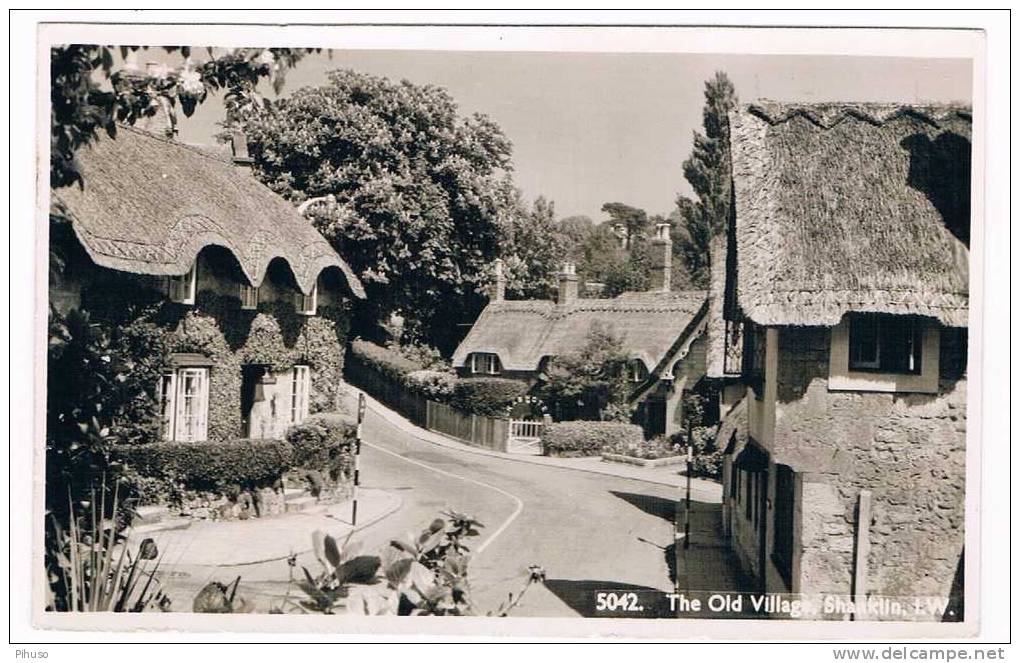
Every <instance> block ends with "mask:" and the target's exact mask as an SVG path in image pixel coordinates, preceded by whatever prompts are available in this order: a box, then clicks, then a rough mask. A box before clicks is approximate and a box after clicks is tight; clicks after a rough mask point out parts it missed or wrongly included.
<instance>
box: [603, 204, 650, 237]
mask: <svg viewBox="0 0 1020 663" xmlns="http://www.w3.org/2000/svg"><path fill="white" fill-rule="evenodd" d="M602 211H603V212H605V213H606V214H608V215H609V222H610V223H611V224H612V225H614V226H615V225H617V224H623V226H624V229H625V231H626V233H627V242H628V243H630V242H631V241H633V239H634V238H635V237H639V236H641V235H642V234H643V233H644V232H645V229H646V228H647V227H648V214H647V213H646V212H645V211H644V210H643V209H638V208H637V207H631V206H630V205H624V204H623V203H606V204H604V205H603V206H602Z"/></svg>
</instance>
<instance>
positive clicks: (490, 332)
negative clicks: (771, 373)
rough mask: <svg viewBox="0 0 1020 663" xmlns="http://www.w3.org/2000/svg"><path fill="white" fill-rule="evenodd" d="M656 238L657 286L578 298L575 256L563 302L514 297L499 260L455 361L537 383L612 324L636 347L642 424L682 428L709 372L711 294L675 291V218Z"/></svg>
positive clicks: (634, 393)
mask: <svg viewBox="0 0 1020 663" xmlns="http://www.w3.org/2000/svg"><path fill="white" fill-rule="evenodd" d="M650 243H651V246H652V251H653V260H652V265H653V269H652V279H651V287H650V289H649V290H648V291H647V292H627V293H623V294H621V295H619V296H617V297H614V298H604V299H584V298H579V297H578V276H577V274H576V269H575V268H574V266H573V264H571V263H568V264H566V265H564V268H563V270H562V271H561V272H560V273H559V274H558V275H557V276H558V281H559V283H558V289H557V298H556V301H547V300H507V299H506V297H505V284H504V281H503V274H502V270H501V268H500V265H499V264H498V263H497V267H496V278H495V285H494V286H493V291H492V295H491V297H490V301H489V303H488V305H486V307H485V309H483V310H482V312H481V314H480V315H479V316H478V319H477V320H476V321H475V323H474V325H473V326H472V327H471V330H470V332H468V334H467V336H466V337H465V338H464V340H463V341H462V342H461V343H460V345H459V346H458V347H457V350H456V351H455V352H454V354H453V365H454V367H455V368H456V370H457V371H458V373H459V374H460V375H461V376H464V377H468V376H472V375H491V376H502V377H508V378H514V379H519V380H524V381H527V382H531V383H534V382H535V381H537V380H538V378H539V376H540V374H541V372H542V371H543V370H544V368H545V366H546V363H547V362H548V361H550V360H551V359H552V358H554V357H556V356H557V355H563V354H566V353H569V352H573V351H576V350H580V349H581V348H582V347H583V346H584V345H585V343H586V341H587V338H588V333H589V331H590V330H591V329H592V328H593V326H595V325H600V326H602V327H603V328H605V329H609V330H611V332H612V333H613V334H614V335H615V336H617V337H618V338H619V339H620V340H621V341H622V344H623V347H624V349H625V350H626V351H627V352H628V354H629V359H630V365H629V369H628V377H629V379H630V381H631V383H632V389H631V392H630V401H631V403H632V404H634V405H635V419H634V420H635V423H639V424H641V425H642V427H643V428H644V429H645V434H646V435H648V436H654V435H662V434H665V435H669V434H672V433H674V432H676V431H678V430H679V428H680V425H681V421H682V396H683V393H684V391H685V390H689V389H693V388H695V386H697V385H698V384H699V383H700V382H701V380H702V378H703V377H704V375H705V349H706V341H705V338H704V330H705V317H706V313H707V294H706V293H705V292H704V291H675V292H674V291H671V290H670V270H671V265H670V260H671V255H672V245H671V240H670V239H669V226H668V224H660V227H659V228H657V229H656V236H655V238H653V239H652V240H651V242H650ZM656 256H658V258H659V259H655V257H656ZM554 414H555V413H554Z"/></svg>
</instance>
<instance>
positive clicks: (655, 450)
mask: <svg viewBox="0 0 1020 663" xmlns="http://www.w3.org/2000/svg"><path fill="white" fill-rule="evenodd" d="M602 451H603V452H606V453H613V454H620V455H622V456H630V457H631V458H643V459H645V460H656V459H658V458H669V457H670V456H679V455H680V453H681V452H680V451H678V450H677V448H676V446H675V443H674V442H671V441H670V440H668V439H666V438H665V437H662V436H658V437H653V438H652V439H650V440H643V439H642V440H631V439H629V438H628V439H622V440H620V441H618V442H616V443H614V444H611V445H609V446H608V447H606V448H604V449H603V450H602Z"/></svg>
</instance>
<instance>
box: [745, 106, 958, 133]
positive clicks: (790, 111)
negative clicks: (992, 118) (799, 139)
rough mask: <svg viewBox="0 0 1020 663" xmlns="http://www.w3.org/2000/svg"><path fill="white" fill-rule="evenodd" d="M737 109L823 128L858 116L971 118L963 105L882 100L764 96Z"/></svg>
mask: <svg viewBox="0 0 1020 663" xmlns="http://www.w3.org/2000/svg"><path fill="white" fill-rule="evenodd" d="M737 110H738V112H743V113H747V114H749V115H753V116H755V117H757V118H759V119H761V120H763V121H764V122H766V123H768V124H770V125H773V126H774V125H777V124H783V123H784V122H787V121H789V120H791V119H793V118H795V117H803V118H805V119H807V120H808V121H810V122H811V123H812V124H814V125H816V126H818V127H820V128H822V129H831V128H832V127H834V126H836V125H838V124H840V123H842V122H844V121H846V120H848V119H851V118H853V119H857V120H861V121H864V122H868V123H870V124H874V125H876V126H883V125H885V124H888V123H889V122H892V121H894V120H897V119H899V118H901V117H904V116H912V117H916V118H918V119H920V120H922V121H924V122H928V123H930V124H933V125H935V126H939V124H940V123H942V122H946V121H948V120H952V119H963V120H966V121H968V122H969V121H972V119H973V115H972V110H971V107H970V106H967V105H965V104H953V103H939V102H932V103H926V104H909V103H900V102H892V103H884V102H852V101H825V102H783V101H771V100H767V99H763V100H759V101H756V102H752V103H748V104H743V105H742V106H741V107H739V108H738V109H737Z"/></svg>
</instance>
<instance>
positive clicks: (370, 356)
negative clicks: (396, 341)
mask: <svg viewBox="0 0 1020 663" xmlns="http://www.w3.org/2000/svg"><path fill="white" fill-rule="evenodd" d="M351 353H352V354H354V355H355V356H356V357H357V358H358V359H360V360H361V361H362V362H364V363H365V364H367V365H368V366H370V367H371V368H373V369H375V370H376V371H378V372H380V373H382V374H383V375H385V376H387V377H389V378H391V379H393V380H395V381H397V382H403V380H404V376H406V375H407V374H408V373H412V372H414V371H420V370H423V367H422V366H421V365H420V364H417V363H415V362H413V361H411V360H410V359H407V358H406V357H403V356H401V355H400V354H398V353H396V352H394V351H393V350H390V349H389V348H384V347H382V346H381V345H376V344H375V343H370V342H368V341H365V340H362V339H357V340H355V341H352V342H351Z"/></svg>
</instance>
